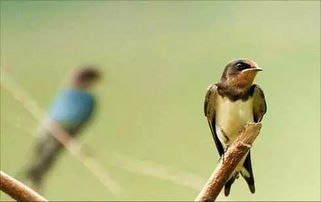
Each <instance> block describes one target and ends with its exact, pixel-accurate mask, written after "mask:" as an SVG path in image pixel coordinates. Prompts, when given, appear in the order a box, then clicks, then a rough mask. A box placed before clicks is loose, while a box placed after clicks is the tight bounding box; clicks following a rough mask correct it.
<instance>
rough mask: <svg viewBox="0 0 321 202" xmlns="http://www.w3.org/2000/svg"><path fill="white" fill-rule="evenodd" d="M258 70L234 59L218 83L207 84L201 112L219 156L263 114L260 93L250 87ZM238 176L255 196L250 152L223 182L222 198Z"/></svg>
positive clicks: (260, 90) (251, 64)
mask: <svg viewBox="0 0 321 202" xmlns="http://www.w3.org/2000/svg"><path fill="white" fill-rule="evenodd" d="M261 70H262V69H261V68H259V67H258V65H257V64H256V63H255V62H253V61H251V60H246V59H237V60H233V61H231V62H229V63H228V64H227V65H226V67H225V69H224V72H223V75H222V77H221V80H220V81H219V82H218V83H216V84H212V85H210V86H209V88H208V90H207V94H206V97H205V103H204V113H205V116H206V117H207V120H208V123H209V126H210V129H211V132H212V135H213V138H214V142H215V145H216V148H217V150H218V153H219V155H220V156H221V157H222V156H223V155H224V152H225V151H226V150H227V148H228V147H229V146H230V145H231V144H232V143H233V141H234V140H235V139H236V138H237V136H238V135H239V132H240V131H241V130H242V129H243V127H244V125H245V124H246V123H248V122H260V121H261V120H262V118H263V115H264V114H265V112H266V103H265V98H264V94H263V91H262V89H261V88H260V87H259V86H258V85H255V84H253V80H254V78H255V76H256V74H257V72H258V71H261ZM239 173H241V175H242V177H243V178H244V179H245V181H246V182H247V184H248V186H249V189H250V191H251V192H252V193H254V192H255V186H254V177H253V171H252V165H251V155H250V152H248V154H246V155H245V156H244V158H243V159H242V160H241V162H240V163H239V164H238V166H237V167H236V169H235V170H234V172H233V173H232V174H231V176H230V177H229V179H228V181H227V182H226V184H225V188H224V193H225V196H228V195H229V193H230V189H231V185H232V184H233V182H234V180H235V179H236V178H238V176H239Z"/></svg>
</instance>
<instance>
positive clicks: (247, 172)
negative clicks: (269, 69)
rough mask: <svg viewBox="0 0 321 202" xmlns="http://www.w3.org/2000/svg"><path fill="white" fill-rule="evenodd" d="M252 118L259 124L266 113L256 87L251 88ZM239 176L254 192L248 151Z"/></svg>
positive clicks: (258, 88)
mask: <svg viewBox="0 0 321 202" xmlns="http://www.w3.org/2000/svg"><path fill="white" fill-rule="evenodd" d="M253 88H254V91H253V117H254V122H256V123H257V122H260V121H261V120H262V118H263V116H264V114H265V112H266V103H265V98H264V93H263V90H262V89H261V88H260V87H259V86H258V85H254V86H253ZM241 174H242V176H243V178H244V179H245V181H246V182H247V184H248V186H249V189H250V191H251V192H252V193H254V192H255V185H254V176H253V170H252V163H251V153H250V151H249V153H248V155H247V156H246V159H245V161H244V164H243V169H242V170H241Z"/></svg>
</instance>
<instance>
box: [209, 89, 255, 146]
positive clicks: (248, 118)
mask: <svg viewBox="0 0 321 202" xmlns="http://www.w3.org/2000/svg"><path fill="white" fill-rule="evenodd" d="M215 119H216V133H217V136H218V138H219V139H220V141H221V143H222V144H223V146H224V147H226V146H228V145H230V144H231V143H232V142H233V141H234V140H235V139H236V138H237V136H238V134H239V132H240V131H241V130H242V129H243V127H244V125H245V124H246V123H248V122H253V98H252V97H250V98H249V99H247V100H246V101H243V100H237V101H234V102H233V101H231V100H230V99H228V98H227V97H222V96H220V95H219V96H218V99H217V103H216V112H215Z"/></svg>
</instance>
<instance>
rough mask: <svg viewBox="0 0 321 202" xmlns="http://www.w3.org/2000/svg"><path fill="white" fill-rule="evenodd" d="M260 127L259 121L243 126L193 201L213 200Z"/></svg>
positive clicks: (247, 149) (248, 147)
mask: <svg viewBox="0 0 321 202" xmlns="http://www.w3.org/2000/svg"><path fill="white" fill-rule="evenodd" d="M261 127H262V124H261V123H248V124H246V125H245V126H244V129H243V130H242V132H241V133H240V135H239V136H238V138H237V139H236V140H235V141H234V142H233V143H232V144H231V146H230V147H229V148H228V150H227V152H226V153H225V154H224V161H223V160H221V161H220V163H219V165H218V166H217V167H216V169H215V170H214V172H213V173H212V175H211V177H210V178H209V179H208V181H207V183H206V184H205V186H204V187H203V189H202V191H201V192H200V193H199V195H198V196H197V198H196V199H195V201H215V199H216V197H217V196H218V195H219V193H220V191H221V190H222V188H223V186H224V185H225V183H226V181H227V180H228V178H229V176H230V175H231V174H232V172H233V171H234V169H235V168H236V166H237V165H238V163H239V162H240V161H241V159H242V158H243V156H244V155H245V154H246V153H247V152H248V151H249V150H250V147H251V145H252V143H253V142H254V140H255V138H256V137H257V136H258V134H259V132H260V129H261Z"/></svg>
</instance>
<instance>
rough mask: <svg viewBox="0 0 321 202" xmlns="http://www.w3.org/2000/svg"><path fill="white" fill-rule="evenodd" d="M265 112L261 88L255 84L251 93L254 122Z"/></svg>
mask: <svg viewBox="0 0 321 202" xmlns="http://www.w3.org/2000/svg"><path fill="white" fill-rule="evenodd" d="M265 112H266V103H265V97H264V93H263V90H262V89H261V88H260V87H259V86H258V85H255V87H254V93H253V116H254V122H256V123H257V122H260V121H261V120H262V118H263V116H264V114H265Z"/></svg>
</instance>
